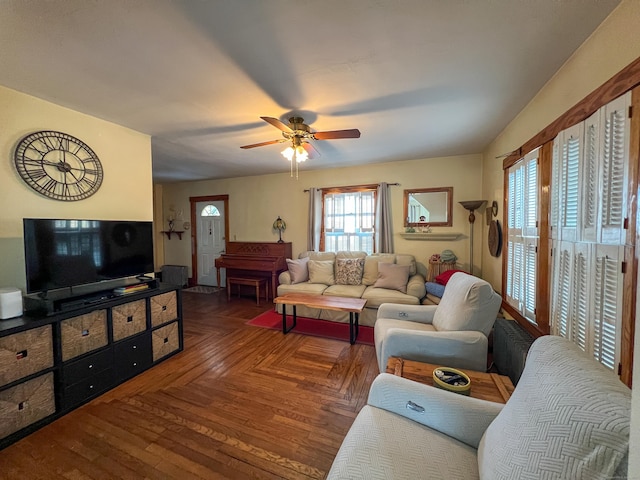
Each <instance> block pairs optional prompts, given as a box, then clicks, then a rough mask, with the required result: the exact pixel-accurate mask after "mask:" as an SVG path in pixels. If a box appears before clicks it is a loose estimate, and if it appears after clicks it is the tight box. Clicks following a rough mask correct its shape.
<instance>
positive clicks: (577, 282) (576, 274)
mask: <svg viewBox="0 0 640 480" xmlns="http://www.w3.org/2000/svg"><path fill="white" fill-rule="evenodd" d="M590 253H591V245H590V244H588V243H576V244H575V245H574V249H573V259H572V260H573V261H572V263H573V271H572V282H573V291H574V295H573V298H572V302H571V309H572V313H571V318H572V320H573V321H572V323H573V325H572V327H571V334H570V336H569V338H570V339H571V340H573V342H574V343H576V344H577V345H578V346H579V347H580V348H581V349H582V350H583V351H587V352H588V351H589V348H590V335H589V333H588V330H589V329H590V328H591V325H590V323H591V322H590V318H591V307H590V302H591V299H592V298H593V292H592V291H591V290H592V288H591V287H592V281H591V278H590V273H591V272H590V270H591V268H590V264H591V254H590Z"/></svg>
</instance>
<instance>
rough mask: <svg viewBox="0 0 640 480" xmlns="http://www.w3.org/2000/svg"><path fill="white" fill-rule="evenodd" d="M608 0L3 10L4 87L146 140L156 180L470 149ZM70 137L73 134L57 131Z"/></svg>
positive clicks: (94, 4)
mask: <svg viewBox="0 0 640 480" xmlns="http://www.w3.org/2000/svg"><path fill="white" fill-rule="evenodd" d="M618 3H619V0H322V1H320V0H297V1H290V0H181V1H177V0H176V1H170V0H108V1H107V0H105V1H99V0H0V45H1V46H0V84H1V85H5V86H7V87H9V88H13V89H15V90H19V91H22V92H26V93H29V94H31V95H34V96H36V97H40V98H43V99H46V100H49V101H52V102H54V103H56V104H59V105H63V106H66V107H69V108H72V109H74V110H77V111H80V112H84V113H87V114H90V115H93V116H96V117H99V118H103V119H105V120H109V121H112V122H115V123H118V124H121V125H124V126H127V127H129V128H132V129H134V130H137V131H140V132H143V133H146V134H149V135H152V150H153V171H154V172H153V173H154V180H155V181H158V182H169V181H181V180H197V179H208V178H211V179H213V178H227V177H236V176H244V175H258V174H265V173H277V172H288V170H289V166H288V162H287V161H286V160H285V159H284V158H283V157H282V156H281V155H280V153H279V152H280V151H281V150H282V149H283V146H282V145H270V146H265V147H260V148H254V149H251V150H242V149H240V148H239V147H240V146H241V145H246V144H252V143H258V142H262V141H267V140H275V139H278V138H282V137H281V134H280V131H279V130H277V129H276V128H274V127H273V126H271V125H269V124H267V123H265V122H263V121H262V120H260V118H259V117H260V116H270V117H277V118H280V119H281V120H283V121H284V122H285V123H287V119H288V118H289V117H290V116H292V114H293V113H295V114H299V115H300V116H302V117H304V119H305V121H306V123H308V124H309V125H310V126H311V128H312V130H313V131H324V130H339V129H350V128H358V129H360V131H361V132H362V136H361V138H359V139H341V140H326V141H316V142H315V143H314V146H315V147H316V149H317V150H318V151H319V152H320V154H321V157H320V158H318V159H314V160H309V161H307V162H306V163H305V164H304V165H303V169H317V168H331V167H337V166H354V165H363V164H366V163H372V162H389V161H396V160H408V159H419V158H430V157H437V156H448V155H462V154H469V153H480V152H482V151H483V149H484V148H485V147H486V146H487V145H488V144H489V142H491V141H492V140H493V139H494V138H495V137H496V136H497V135H498V134H499V133H500V131H501V130H502V129H503V128H504V127H505V126H506V125H507V124H508V123H509V121H510V120H512V119H513V118H514V117H515V115H516V114H517V113H518V112H519V111H520V110H522V108H523V107H524V106H525V105H526V104H527V103H528V102H529V101H530V100H531V98H532V97H533V96H534V95H535V93H536V92H538V91H539V90H540V88H541V87H542V86H543V85H544V84H545V83H546V82H547V81H548V80H549V78H550V77H551V76H552V75H553V73H554V72H556V71H557V70H558V69H559V68H560V67H561V66H562V64H563V63H564V62H565V61H566V60H567V59H568V58H569V56H570V55H571V54H572V53H573V52H574V51H575V50H576V48H577V47H578V46H580V44H582V42H584V40H585V39H586V38H587V37H588V36H589V35H590V34H591V33H592V32H593V31H594V30H595V28H596V27H597V26H598V25H599V24H600V23H601V22H602V21H603V20H604V18H605V17H606V16H607V15H608V14H609V13H610V12H611V11H612V10H613V9H614V8H615V7H616V6H617V4H618ZM67 133H70V134H72V135H73V132H67Z"/></svg>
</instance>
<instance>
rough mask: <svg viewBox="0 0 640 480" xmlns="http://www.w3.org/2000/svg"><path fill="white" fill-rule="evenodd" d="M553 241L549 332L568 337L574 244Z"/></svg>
mask: <svg viewBox="0 0 640 480" xmlns="http://www.w3.org/2000/svg"><path fill="white" fill-rule="evenodd" d="M553 243H554V245H553V251H552V252H553V253H552V258H553V284H552V288H551V292H552V302H551V303H552V309H551V318H550V320H551V332H552V333H553V334H554V335H561V336H563V337H569V332H570V314H571V301H572V300H571V297H572V295H571V292H572V281H571V280H572V266H573V246H574V244H573V243H571V242H562V241H558V240H554V242H553Z"/></svg>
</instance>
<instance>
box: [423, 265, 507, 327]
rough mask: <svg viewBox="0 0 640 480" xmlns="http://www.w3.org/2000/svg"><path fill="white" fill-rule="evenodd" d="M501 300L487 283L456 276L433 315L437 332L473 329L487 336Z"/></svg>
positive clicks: (464, 274)
mask: <svg viewBox="0 0 640 480" xmlns="http://www.w3.org/2000/svg"><path fill="white" fill-rule="evenodd" d="M501 304H502V299H501V297H500V295H498V294H497V293H495V292H494V291H493V287H491V284H489V283H488V282H486V281H484V280H482V279H480V278H478V277H474V276H473V275H467V274H466V273H461V272H458V273H455V274H454V275H453V276H452V277H451V280H449V283H448V284H447V288H445V290H444V294H443V295H442V299H441V300H440V304H439V305H438V308H437V309H436V313H435V314H434V316H433V326H434V327H436V329H437V330H441V331H452V330H475V331H477V332H482V333H484V334H485V336H487V337H488V336H489V334H490V333H491V328H492V327H493V324H494V322H495V321H496V316H497V315H498V310H500V305H501Z"/></svg>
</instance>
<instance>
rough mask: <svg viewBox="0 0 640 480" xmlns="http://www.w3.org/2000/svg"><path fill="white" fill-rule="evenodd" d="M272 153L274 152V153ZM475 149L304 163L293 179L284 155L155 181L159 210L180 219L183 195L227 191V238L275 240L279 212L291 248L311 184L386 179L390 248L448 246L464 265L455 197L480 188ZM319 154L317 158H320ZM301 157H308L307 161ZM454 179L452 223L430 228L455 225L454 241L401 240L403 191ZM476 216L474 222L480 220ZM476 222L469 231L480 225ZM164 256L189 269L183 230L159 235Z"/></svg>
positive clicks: (185, 202)
mask: <svg viewBox="0 0 640 480" xmlns="http://www.w3.org/2000/svg"><path fill="white" fill-rule="evenodd" d="M274 155H277V153H274ZM481 160H482V158H481V156H480V155H466V156H459V157H447V158H432V159H426V160H412V161H403V162H393V163H382V164H376V165H368V166H366V167H349V168H341V169H331V170H313V171H308V170H304V171H301V172H300V179H299V180H297V181H296V180H295V178H291V177H290V175H289V171H288V170H287V168H288V164H287V163H286V162H285V163H283V166H282V167H283V168H282V169H283V173H282V174H277V175H263V176H255V177H242V178H231V179H226V180H211V181H203V182H186V183H176V184H165V185H162V189H163V196H162V202H163V214H164V222H163V225H162V227H161V226H160V224H158V226H157V227H158V229H159V230H160V229H163V227H167V220H166V219H167V216H168V213H169V210H168V209H169V207H170V206H172V205H173V206H174V207H175V208H176V210H183V212H184V220H185V221H188V220H189V208H190V205H189V197H190V196H201V195H224V194H228V195H229V227H230V240H232V241H233V240H237V241H263V242H274V241H277V240H278V235H277V232H273V231H272V229H271V226H272V224H273V221H274V220H275V219H276V217H277V216H278V215H280V216H281V217H282V218H283V219H284V220H285V221H286V223H287V230H286V231H285V232H284V233H283V239H284V240H286V241H288V242H292V243H293V254H294V256H297V255H298V253H300V252H302V251H304V250H306V247H307V233H306V232H307V223H308V222H307V216H308V212H307V210H308V202H309V196H308V193H305V192H304V190H305V189H308V188H310V187H332V186H347V185H359V184H369V183H379V182H387V183H396V182H397V183H400V185H399V186H393V187H391V190H390V193H391V202H392V209H393V212H392V216H393V225H394V230H395V232H396V235H395V236H394V244H395V251H396V252H401V253H411V254H413V255H415V256H416V260H417V261H419V262H422V263H423V264H425V265H426V263H427V261H428V259H429V257H430V256H431V255H432V254H433V253H440V252H441V251H442V250H444V249H450V250H453V252H454V253H455V254H456V255H457V256H458V258H459V260H460V262H461V263H462V264H463V267H464V268H468V262H469V243H468V241H469V238H468V233H469V222H468V212H467V211H466V210H465V209H464V208H462V206H460V205H458V202H459V201H461V200H476V199H477V198H478V197H479V196H480V189H481V183H480V181H479V179H480V178H481V177H482V161H481ZM321 161H322V159H320V160H318V162H321ZM307 163H308V162H307ZM449 186H452V187H453V201H454V205H453V226H452V227H446V228H445V227H439V228H433V231H434V232H458V233H461V234H463V236H461V238H460V239H459V240H457V241H453V242H434V241H418V240H405V239H403V238H402V237H400V236H399V235H398V234H397V233H400V232H404V226H403V225H404V222H403V191H404V189H413V188H430V187H449ZM483 219H484V217H483V216H478V220H476V228H478V227H477V224H479V223H481V222H482V221H483ZM479 231H480V229H479V228H478V229H477V230H476V232H479ZM474 243H475V246H476V249H475V250H474V263H476V267H477V268H479V267H480V262H479V260H480V258H481V255H480V251H481V248H482V245H481V244H484V243H483V242H481V241H480V239H479V238H478V236H476V239H475V241H474ZM164 259H165V262H166V263H167V264H176V265H188V266H189V275H190V276H191V275H192V272H191V242H190V241H189V239H188V238H187V237H186V236H183V239H182V240H177V239H176V237H173V238H172V239H171V240H169V241H167V240H166V239H165V240H164Z"/></svg>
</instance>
